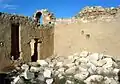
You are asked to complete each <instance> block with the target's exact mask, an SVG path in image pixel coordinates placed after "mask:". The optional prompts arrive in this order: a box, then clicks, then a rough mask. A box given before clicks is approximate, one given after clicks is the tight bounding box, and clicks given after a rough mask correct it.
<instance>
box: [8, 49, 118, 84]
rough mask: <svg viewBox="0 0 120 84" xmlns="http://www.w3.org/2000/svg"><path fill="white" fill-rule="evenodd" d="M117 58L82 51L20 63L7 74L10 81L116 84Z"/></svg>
mask: <svg viewBox="0 0 120 84" xmlns="http://www.w3.org/2000/svg"><path fill="white" fill-rule="evenodd" d="M119 75H120V68H119V63H118V61H117V60H115V59H114V58H112V57H111V56H108V55H103V54H99V53H90V52H87V51H83V52H81V53H75V54H74V55H71V56H68V57H64V56H56V57H51V58H47V59H45V60H38V61H37V62H30V63H26V64H21V65H18V66H17V67H16V69H15V70H13V71H12V72H11V73H9V77H10V78H11V80H12V81H11V84H119Z"/></svg>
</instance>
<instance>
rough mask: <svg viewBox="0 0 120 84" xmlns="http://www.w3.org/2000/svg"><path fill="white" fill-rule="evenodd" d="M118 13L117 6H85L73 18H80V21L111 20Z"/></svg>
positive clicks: (119, 11) (119, 10) (119, 9)
mask: <svg viewBox="0 0 120 84" xmlns="http://www.w3.org/2000/svg"><path fill="white" fill-rule="evenodd" d="M119 13H120V8H119V7H116V8H114V7H111V8H104V7H101V6H94V7H89V6H87V7H85V8H83V9H82V10H81V11H80V12H79V13H78V14H77V15H76V16H75V18H77V19H81V21H82V22H91V21H96V20H99V21H107V22H109V21H112V20H113V19H114V18H115V17H117V15H119Z"/></svg>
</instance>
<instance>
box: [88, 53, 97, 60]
mask: <svg viewBox="0 0 120 84" xmlns="http://www.w3.org/2000/svg"><path fill="white" fill-rule="evenodd" d="M87 58H88V59H89V60H90V61H98V60H99V54H98V53H93V54H91V55H89V56H88V57H87Z"/></svg>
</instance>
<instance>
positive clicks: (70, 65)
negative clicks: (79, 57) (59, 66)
mask: <svg viewBox="0 0 120 84" xmlns="http://www.w3.org/2000/svg"><path fill="white" fill-rule="evenodd" d="M65 66H67V67H74V66H75V63H68V64H66V65H65Z"/></svg>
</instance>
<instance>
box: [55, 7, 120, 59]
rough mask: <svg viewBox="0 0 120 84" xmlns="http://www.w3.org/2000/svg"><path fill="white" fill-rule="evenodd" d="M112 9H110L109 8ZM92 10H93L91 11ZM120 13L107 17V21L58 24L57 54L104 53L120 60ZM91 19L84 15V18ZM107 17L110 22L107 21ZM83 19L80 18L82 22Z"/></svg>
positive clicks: (90, 20)
mask: <svg viewBox="0 0 120 84" xmlns="http://www.w3.org/2000/svg"><path fill="white" fill-rule="evenodd" d="M109 9H110V8H109ZM91 10H92V9H91ZM119 15H120V13H119V8H118V11H117V13H116V14H115V15H114V17H113V15H106V16H105V17H106V19H105V18H102V17H101V20H100V19H97V18H96V19H94V18H92V19H85V20H87V21H86V22H85V20H84V21H78V22H77V23H71V24H57V25H56V27H55V42H54V43H55V45H54V46H55V48H54V49H55V54H58V55H62V56H64V55H70V54H73V53H75V52H79V51H82V50H88V51H91V52H102V53H104V54H109V55H114V56H116V57H117V58H120V57H119V55H120V53H119V50H120V43H119V41H120V38H119V36H120V33H119V31H120V24H119V23H120V16H119ZM85 17H90V15H87V14H84V16H83V17H82V18H85ZM107 17H113V18H110V20H109V21H108V20H107ZM80 19H81V17H79V18H78V20H80Z"/></svg>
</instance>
